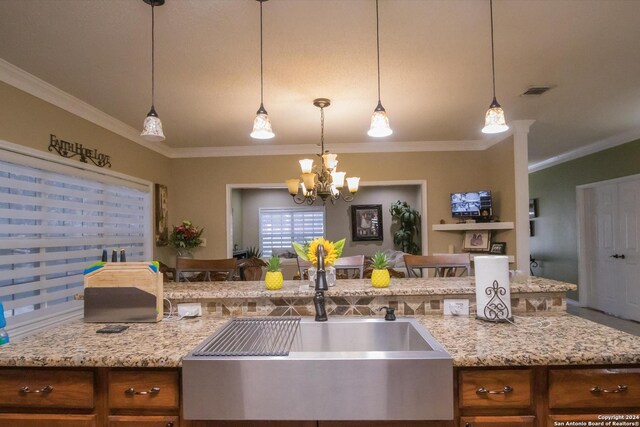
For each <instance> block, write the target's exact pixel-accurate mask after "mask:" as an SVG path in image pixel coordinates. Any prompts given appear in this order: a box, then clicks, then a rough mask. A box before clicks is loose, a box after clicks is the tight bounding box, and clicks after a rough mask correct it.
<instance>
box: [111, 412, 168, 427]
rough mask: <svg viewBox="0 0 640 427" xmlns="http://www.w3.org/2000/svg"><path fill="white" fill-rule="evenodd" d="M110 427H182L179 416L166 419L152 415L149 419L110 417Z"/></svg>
mask: <svg viewBox="0 0 640 427" xmlns="http://www.w3.org/2000/svg"><path fill="white" fill-rule="evenodd" d="M108 426H109V427H180V421H179V419H178V417H177V416H171V417H165V416H158V415H152V416H148V417H138V416H120V415H117V416H116V415H112V416H110V417H109V424H108Z"/></svg>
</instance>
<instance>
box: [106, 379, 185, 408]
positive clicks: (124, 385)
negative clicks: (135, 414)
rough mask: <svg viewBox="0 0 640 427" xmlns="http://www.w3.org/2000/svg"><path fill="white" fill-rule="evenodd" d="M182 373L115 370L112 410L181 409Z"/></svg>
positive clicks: (111, 387) (110, 405)
mask: <svg viewBox="0 0 640 427" xmlns="http://www.w3.org/2000/svg"><path fill="white" fill-rule="evenodd" d="M179 402H180V386H179V377H178V371H154V370H151V369H149V370H141V369H139V370H112V371H110V372H109V409H156V410H168V411H171V410H176V411H177V410H178V406H179Z"/></svg>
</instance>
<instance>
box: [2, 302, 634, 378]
mask: <svg viewBox="0 0 640 427" xmlns="http://www.w3.org/2000/svg"><path fill="white" fill-rule="evenodd" d="M417 319H418V320H419V321H420V322H421V323H422V325H424V326H425V327H426V328H427V329H428V330H429V331H430V332H431V334H432V335H433V336H434V337H435V338H436V340H438V341H439V342H440V343H441V344H442V345H443V347H444V348H445V349H446V350H447V351H448V352H449V353H450V354H451V356H452V357H453V364H454V366H458V367H473V366H528V365H578V364H580V365H590V364H638V363H640V337H637V336H633V335H629V334H626V333H624V332H620V331H617V330H615V329H611V328H609V327H606V326H602V325H599V324H597V323H593V322H591V321H588V320H584V319H582V318H578V317H576V316H573V315H570V314H545V315H535V316H534V315H532V316H522V317H516V319H515V325H512V324H508V323H501V324H493V323H488V322H483V321H480V320H476V319H475V318H473V317H451V316H447V317H444V316H419V317H417ZM227 320H228V319H224V318H219V317H213V316H204V317H200V318H195V319H187V320H180V321H162V322H160V323H134V324H130V328H129V329H127V330H126V331H124V332H122V333H119V334H97V333H96V332H95V331H96V330H97V329H99V328H101V327H103V326H104V325H103V324H97V323H84V322H82V321H74V322H71V323H68V324H64V325H62V326H58V327H55V328H52V329H49V330H47V331H43V332H39V333H37V334H34V335H32V336H29V337H27V338H25V339H23V340H21V341H19V342H12V343H10V344H8V345H4V346H2V347H0V366H48V367H65V366H74V367H81V366H91V367H177V366H180V364H181V359H182V356H184V355H186V354H187V353H188V352H189V351H190V350H192V349H193V348H194V347H196V346H197V345H198V344H199V343H200V342H201V341H202V340H204V339H205V338H206V337H207V336H209V335H210V334H211V333H213V332H214V331H215V330H216V329H217V328H219V327H220V326H221V325H222V324H223V323H224V322H226V321H227Z"/></svg>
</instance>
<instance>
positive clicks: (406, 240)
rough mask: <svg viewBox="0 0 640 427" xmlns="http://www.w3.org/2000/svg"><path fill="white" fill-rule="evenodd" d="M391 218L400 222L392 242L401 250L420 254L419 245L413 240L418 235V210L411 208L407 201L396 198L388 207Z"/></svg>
mask: <svg viewBox="0 0 640 427" xmlns="http://www.w3.org/2000/svg"><path fill="white" fill-rule="evenodd" d="M389 213H391V218H393V219H394V220H395V221H397V222H398V223H399V224H400V229H399V230H398V231H396V232H395V233H394V234H393V243H395V244H396V245H398V246H400V247H401V249H402V252H406V253H408V254H413V255H418V254H420V246H419V245H418V244H417V243H416V242H414V241H413V239H414V237H415V238H419V237H420V220H421V218H420V212H418V211H417V210H415V209H413V208H411V206H409V204H408V203H407V202H401V201H400V200H398V201H397V202H394V203H392V204H391V208H390V209H389Z"/></svg>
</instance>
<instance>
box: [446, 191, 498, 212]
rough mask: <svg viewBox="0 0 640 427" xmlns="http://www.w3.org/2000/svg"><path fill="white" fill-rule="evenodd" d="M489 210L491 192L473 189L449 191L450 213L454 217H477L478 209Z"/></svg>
mask: <svg viewBox="0 0 640 427" xmlns="http://www.w3.org/2000/svg"><path fill="white" fill-rule="evenodd" d="M483 209H487V210H488V211H489V212H491V192H490V191H474V192H469V193H451V215H452V216H454V217H471V218H473V217H479V216H480V210H483Z"/></svg>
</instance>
